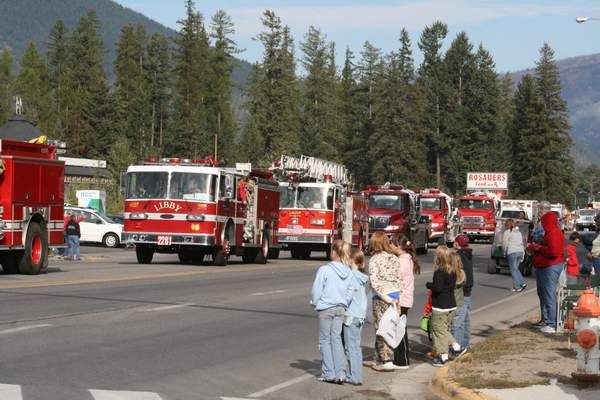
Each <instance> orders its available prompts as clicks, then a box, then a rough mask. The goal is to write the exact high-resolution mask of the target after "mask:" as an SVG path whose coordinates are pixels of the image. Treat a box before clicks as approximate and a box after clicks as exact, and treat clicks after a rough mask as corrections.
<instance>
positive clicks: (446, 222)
mask: <svg viewBox="0 0 600 400" xmlns="http://www.w3.org/2000/svg"><path fill="white" fill-rule="evenodd" d="M419 204H420V205H421V213H422V214H423V215H429V217H430V219H431V232H430V234H429V242H430V243H438V244H447V243H449V241H450V238H449V233H450V227H451V224H452V221H451V214H452V197H450V196H448V195H447V194H446V193H444V192H442V191H441V190H439V189H423V190H421V191H420V193H419Z"/></svg>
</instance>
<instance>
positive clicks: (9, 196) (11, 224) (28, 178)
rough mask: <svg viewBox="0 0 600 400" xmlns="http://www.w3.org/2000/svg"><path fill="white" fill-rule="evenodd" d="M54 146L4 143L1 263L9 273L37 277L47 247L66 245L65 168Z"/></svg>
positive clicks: (0, 155)
mask: <svg viewBox="0 0 600 400" xmlns="http://www.w3.org/2000/svg"><path fill="white" fill-rule="evenodd" d="M56 154H57V153H56V147H54V146H49V145H46V144H33V143H27V142H20V141H14V140H7V139H3V140H0V196H1V197H0V216H1V219H0V263H1V264H2V269H3V270H4V272H5V273H18V272H20V273H22V274H30V275H33V274H39V273H40V272H45V270H46V267H47V266H48V247H49V246H52V247H62V246H64V243H65V241H64V233H63V230H64V220H63V206H64V185H65V183H64V174H65V163H64V162H63V161H59V160H57V157H56Z"/></svg>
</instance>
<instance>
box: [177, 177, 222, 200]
mask: <svg viewBox="0 0 600 400" xmlns="http://www.w3.org/2000/svg"><path fill="white" fill-rule="evenodd" d="M216 182H217V180H216V177H215V176H214V175H208V174H199V173H193V172H192V173H183V172H173V173H172V174H171V188H170V190H169V198H170V199H176V200H198V201H215V187H216Z"/></svg>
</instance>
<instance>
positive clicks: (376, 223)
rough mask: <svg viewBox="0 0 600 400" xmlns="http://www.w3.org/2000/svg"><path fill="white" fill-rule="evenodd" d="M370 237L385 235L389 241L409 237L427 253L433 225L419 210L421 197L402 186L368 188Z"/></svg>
mask: <svg viewBox="0 0 600 400" xmlns="http://www.w3.org/2000/svg"><path fill="white" fill-rule="evenodd" d="M363 194H364V195H365V196H366V197H367V198H368V199H369V233H370V234H373V233H374V232H377V231H380V232H385V233H386V234H387V235H388V236H389V237H390V238H398V237H400V236H406V237H408V239H409V240H410V241H411V242H413V243H414V246H415V248H416V249H417V251H418V252H419V253H421V254H425V253H427V249H428V247H429V245H428V242H429V236H430V232H431V222H430V221H429V217H428V216H426V215H422V214H421V212H420V210H419V197H418V195H417V194H416V193H415V192H413V191H412V190H408V189H405V188H404V186H402V185H392V184H389V183H386V184H385V185H381V186H377V185H369V186H367V187H366V188H365V189H364V190H363Z"/></svg>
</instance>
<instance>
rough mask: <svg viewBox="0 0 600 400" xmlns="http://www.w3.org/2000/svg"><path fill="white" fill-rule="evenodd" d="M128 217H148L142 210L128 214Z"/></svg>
mask: <svg viewBox="0 0 600 400" xmlns="http://www.w3.org/2000/svg"><path fill="white" fill-rule="evenodd" d="M129 219H148V214H146V213H143V212H133V213H131V214H129Z"/></svg>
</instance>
